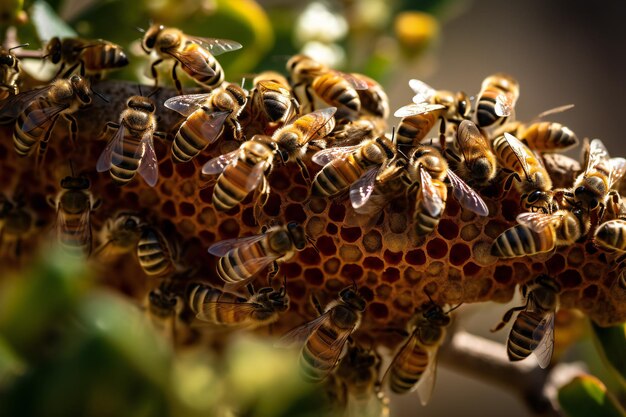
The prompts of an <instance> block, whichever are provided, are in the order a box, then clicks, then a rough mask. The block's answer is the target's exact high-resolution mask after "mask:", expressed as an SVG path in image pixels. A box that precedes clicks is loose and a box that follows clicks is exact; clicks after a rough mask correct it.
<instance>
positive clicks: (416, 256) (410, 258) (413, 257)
mask: <svg viewBox="0 0 626 417" xmlns="http://www.w3.org/2000/svg"><path fill="white" fill-rule="evenodd" d="M404 261H405V262H406V263H408V264H409V265H424V264H425V263H426V255H425V254H424V251H423V250H421V249H415V250H412V251H408V252H407V253H406V255H404Z"/></svg>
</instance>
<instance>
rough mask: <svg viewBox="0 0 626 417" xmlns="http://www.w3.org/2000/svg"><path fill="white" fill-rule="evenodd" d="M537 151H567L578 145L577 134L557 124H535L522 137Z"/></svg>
mask: <svg viewBox="0 0 626 417" xmlns="http://www.w3.org/2000/svg"><path fill="white" fill-rule="evenodd" d="M520 139H522V140H526V142H527V143H528V144H529V145H530V146H531V147H532V149H535V150H537V151H554V150H560V151H563V150H567V149H570V148H571V147H573V146H576V144H577V143H578V138H577V137H576V134H575V133H574V132H573V131H572V130H570V129H569V128H567V127H565V126H563V125H562V124H560V123H556V122H539V123H533V124H532V125H530V126H529V127H528V129H526V130H525V131H524V132H523V134H522V135H521V136H520Z"/></svg>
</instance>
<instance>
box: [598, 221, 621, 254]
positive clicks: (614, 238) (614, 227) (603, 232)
mask: <svg viewBox="0 0 626 417" xmlns="http://www.w3.org/2000/svg"><path fill="white" fill-rule="evenodd" d="M593 239H594V242H595V244H596V245H597V246H600V247H603V248H606V249H612V250H616V251H619V252H626V220H624V219H615V220H609V221H606V222H604V223H602V224H601V225H600V226H598V228H597V229H596V231H595V233H594V235H593Z"/></svg>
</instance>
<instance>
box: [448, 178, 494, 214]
mask: <svg viewBox="0 0 626 417" xmlns="http://www.w3.org/2000/svg"><path fill="white" fill-rule="evenodd" d="M447 177H448V180H449V181H450V184H451V185H452V194H453V195H454V198H456V199H457V201H458V202H459V203H461V205H462V206H463V207H464V208H466V209H468V210H469V211H471V212H473V213H476V214H478V215H479V216H483V217H484V216H488V215H489V209H488V208H487V204H485V202H484V201H483V199H482V198H481V197H480V195H478V193H477V192H476V191H474V190H473V189H472V187H470V186H469V185H467V184H466V183H465V181H463V180H462V179H461V178H459V176H458V175H456V174H455V173H454V172H452V170H450V169H449V170H448V171H447Z"/></svg>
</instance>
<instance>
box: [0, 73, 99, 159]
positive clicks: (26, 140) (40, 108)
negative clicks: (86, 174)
mask: <svg viewBox="0 0 626 417" xmlns="http://www.w3.org/2000/svg"><path fill="white" fill-rule="evenodd" d="M14 97H15V98H14V99H13V100H11V99H8V100H6V102H5V103H4V105H3V107H2V110H0V119H1V120H2V121H3V122H4V123H6V122H10V121H13V120H15V121H16V123H15V130H14V132H13V145H14V148H15V151H16V152H17V154H18V155H19V156H27V155H29V154H30V153H31V152H32V150H33V147H34V146H35V144H39V153H38V161H40V160H41V159H42V158H43V156H44V154H45V152H46V150H47V149H48V141H49V140H50V137H51V136H52V130H53V129H54V126H55V125H56V122H57V120H58V118H59V116H62V117H63V118H64V119H65V120H67V122H68V123H69V124H70V131H69V133H70V140H71V141H72V142H75V140H76V133H77V130H78V129H77V123H76V119H75V118H74V117H73V116H72V113H74V112H76V111H77V110H79V109H80V108H81V107H84V106H86V105H88V104H91V90H90V86H89V81H88V80H87V79H85V78H82V77H80V76H78V75H73V76H72V77H71V78H69V79H60V80H56V81H54V82H53V83H51V84H50V85H49V86H46V87H43V88H40V89H36V90H32V91H27V92H25V93H21V94H19V95H17V96H14Z"/></svg>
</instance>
